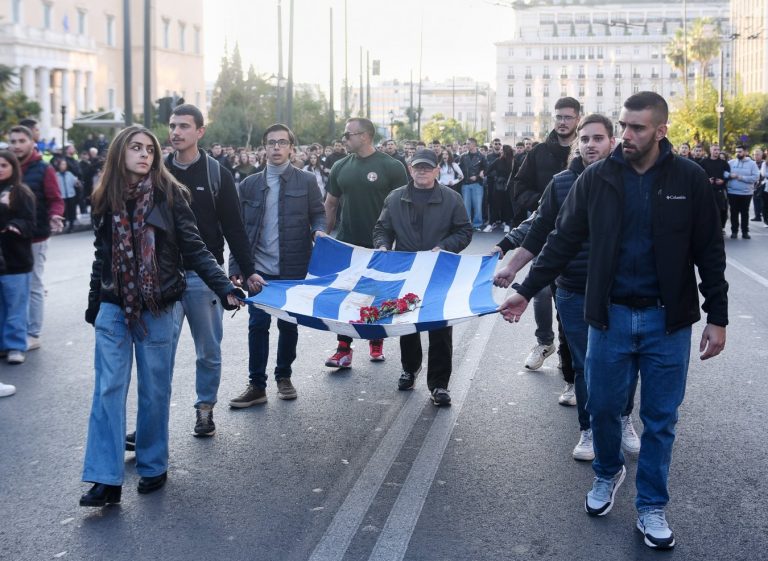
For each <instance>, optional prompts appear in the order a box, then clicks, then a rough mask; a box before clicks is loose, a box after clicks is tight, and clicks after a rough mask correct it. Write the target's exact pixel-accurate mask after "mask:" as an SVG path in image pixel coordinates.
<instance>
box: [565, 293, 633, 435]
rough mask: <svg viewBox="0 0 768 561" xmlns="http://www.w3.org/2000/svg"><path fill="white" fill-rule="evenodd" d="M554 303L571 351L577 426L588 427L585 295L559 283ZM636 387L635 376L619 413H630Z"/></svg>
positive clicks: (626, 414)
mask: <svg viewBox="0 0 768 561" xmlns="http://www.w3.org/2000/svg"><path fill="white" fill-rule="evenodd" d="M556 304H557V313H558V314H560V322H561V323H562V324H563V331H565V338H566V339H567V341H568V348H569V349H570V351H571V363H572V365H573V388H574V390H575V392H576V410H577V413H578V417H579V430H587V429H588V428H590V426H591V425H590V422H589V413H587V381H586V377H585V372H584V364H585V362H586V357H587V338H588V336H589V324H588V323H587V322H586V321H584V295H583V294H580V293H578V292H571V291H570V290H566V289H564V288H560V287H558V288H557V301H556ZM635 390H637V376H635V380H634V383H633V384H632V385H631V387H630V390H629V396H628V397H627V404H626V406H625V407H624V411H623V412H622V413H621V414H622V416H624V417H626V416H628V415H631V414H632V409H633V408H634V406H635Z"/></svg>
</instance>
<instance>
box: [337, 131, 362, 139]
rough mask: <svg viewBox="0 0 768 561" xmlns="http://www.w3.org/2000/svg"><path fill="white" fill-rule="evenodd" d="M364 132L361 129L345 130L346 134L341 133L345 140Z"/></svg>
mask: <svg viewBox="0 0 768 561" xmlns="http://www.w3.org/2000/svg"><path fill="white" fill-rule="evenodd" d="M363 132H364V131H360V132H349V131H347V132H345V133H344V134H342V135H341V137H342V138H343V139H344V140H349V139H350V138H352V137H353V136H357V135H358V134H363Z"/></svg>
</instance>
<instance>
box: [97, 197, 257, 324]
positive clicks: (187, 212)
mask: <svg viewBox="0 0 768 561" xmlns="http://www.w3.org/2000/svg"><path fill="white" fill-rule="evenodd" d="M153 196H154V200H153V205H152V208H151V209H150V210H149V212H148V213H147V215H146V218H145V220H146V221H147V223H148V224H151V225H152V226H154V227H155V256H156V259H157V267H158V275H159V277H160V303H161V306H163V307H165V306H167V305H169V304H172V303H173V302H176V301H177V300H179V299H180V298H181V294H182V293H183V292H184V289H185V288H186V279H185V276H184V268H185V267H186V268H188V269H193V270H194V271H195V272H196V273H197V274H198V275H200V278H202V279H203V281H204V282H205V284H207V285H208V286H209V287H210V288H211V290H213V291H214V292H215V293H216V294H217V295H218V297H219V298H220V299H221V303H222V306H224V308H225V309H233V308H232V306H230V305H228V304H227V295H228V294H230V293H232V292H236V291H237V290H238V289H236V288H235V287H234V285H232V283H231V282H230V281H229V279H228V278H227V276H226V275H225V274H224V271H222V270H221V267H219V265H218V263H216V259H214V257H213V255H211V253H210V252H209V251H208V249H207V248H206V247H205V244H204V243H203V240H202V239H201V238H200V233H199V232H198V230H197V226H196V224H195V215H194V214H193V213H192V209H191V208H189V204H188V203H187V200H186V199H185V198H184V195H183V194H182V193H181V191H178V190H177V191H176V192H175V193H174V197H173V206H170V205H169V204H168V199H167V198H166V196H165V194H164V193H163V192H162V191H161V190H160V189H155V190H154V194H153ZM110 219H111V215H108V216H95V217H94V218H93V226H94V230H95V232H96V240H95V241H94V244H93V245H94V247H95V248H96V253H95V257H94V260H93V269H92V271H91V287H90V291H89V292H88V309H87V310H86V312H85V321H87V322H88V323H93V322H94V321H95V320H96V314H97V313H98V311H99V305H100V304H101V302H110V303H112V304H117V305H118V306H121V305H122V300H121V297H120V296H119V295H118V294H117V291H116V285H115V281H114V279H113V278H112V223H111V220H110ZM182 260H183V262H182ZM240 292H241V294H240V295H242V296H244V293H242V291H240Z"/></svg>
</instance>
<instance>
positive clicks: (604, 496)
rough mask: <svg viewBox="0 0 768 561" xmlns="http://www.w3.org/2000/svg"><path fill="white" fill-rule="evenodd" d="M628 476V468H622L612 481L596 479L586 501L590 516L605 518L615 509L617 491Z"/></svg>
mask: <svg viewBox="0 0 768 561" xmlns="http://www.w3.org/2000/svg"><path fill="white" fill-rule="evenodd" d="M626 475H627V468H625V467H624V466H621V470H620V471H619V473H617V474H616V475H614V476H613V477H612V478H610V479H604V478H602V477H595V479H594V482H593V483H592V490H591V491H590V492H589V493H587V498H586V499H585V500H584V510H586V511H587V514H589V515H590V516H605V515H606V514H608V513H609V512H611V509H612V508H613V501H614V499H615V498H616V491H618V490H619V487H621V484H622V483H623V482H624V477H625V476H626Z"/></svg>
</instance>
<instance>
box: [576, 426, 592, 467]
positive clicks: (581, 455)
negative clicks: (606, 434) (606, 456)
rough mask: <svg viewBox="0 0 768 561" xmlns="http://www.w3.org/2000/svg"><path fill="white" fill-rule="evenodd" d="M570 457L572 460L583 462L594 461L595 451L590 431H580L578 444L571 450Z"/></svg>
mask: <svg viewBox="0 0 768 561" xmlns="http://www.w3.org/2000/svg"><path fill="white" fill-rule="evenodd" d="M571 456H573V459H574V460H582V461H585V462H588V461H591V460H594V459H595V449H594V447H593V446H592V429H587V430H583V431H581V436H580V437H579V443H578V444H577V445H576V447H575V448H574V449H573V452H572V453H571Z"/></svg>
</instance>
